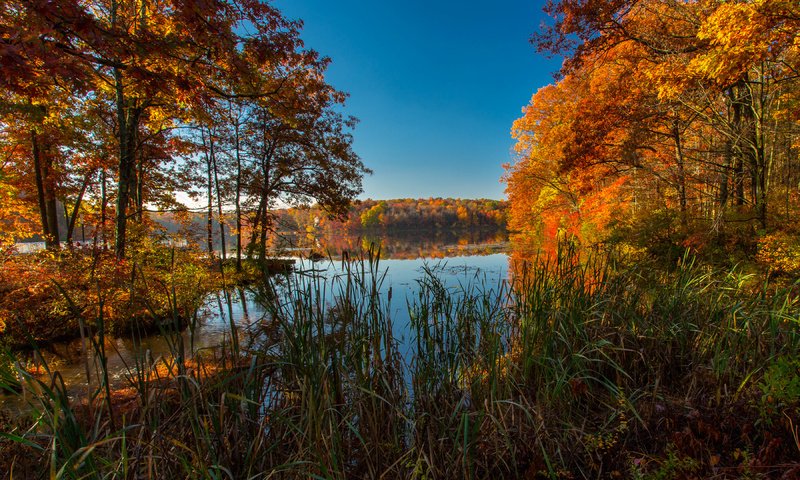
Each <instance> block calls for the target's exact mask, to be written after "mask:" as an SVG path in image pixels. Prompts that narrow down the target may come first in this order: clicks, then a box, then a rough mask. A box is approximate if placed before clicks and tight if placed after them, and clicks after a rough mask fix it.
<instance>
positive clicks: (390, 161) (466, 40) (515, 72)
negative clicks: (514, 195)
mask: <svg viewBox="0 0 800 480" xmlns="http://www.w3.org/2000/svg"><path fill="white" fill-rule="evenodd" d="M542 3H543V2H542V1H537V0H534V1H527V2H526V1H517V0H496V1H494V2H472V1H459V2H456V1H452V0H446V1H436V0H429V1H419V0H406V1H402V2H400V1H396V0H385V1H381V0H377V1H366V0H277V1H275V2H274V5H276V6H277V7H278V8H280V9H281V10H282V11H283V12H284V15H285V16H287V17H288V18H292V19H302V20H303V22H304V24H305V26H304V28H303V34H302V38H303V39H304V41H305V42H306V46H307V47H309V48H313V49H315V50H317V51H319V52H320V53H322V54H323V55H326V56H329V57H331V59H332V60H333V63H332V64H331V67H330V69H329V71H328V81H329V82H330V83H331V84H332V85H334V86H335V87H336V88H338V89H340V90H343V91H345V92H348V93H349V94H350V99H349V101H348V103H347V107H346V112H347V113H348V114H350V115H354V116H355V117H357V118H358V119H359V120H360V123H359V125H358V127H357V128H356V130H355V132H354V137H355V144H354V148H355V150H356V152H357V153H358V154H359V155H360V156H361V157H362V159H363V160H364V163H366V165H367V166H368V167H369V168H371V169H372V170H373V171H374V174H373V175H371V176H369V177H367V178H365V179H364V193H363V194H362V195H361V198H368V197H370V198H401V197H411V198H427V197H463V198H495V199H500V198H504V194H503V189H504V186H503V184H501V183H500V176H501V175H502V173H503V169H502V164H503V163H507V162H509V161H511V159H512V154H511V148H512V146H513V142H512V140H511V136H510V129H511V123H512V122H513V121H514V120H515V119H516V118H518V117H519V116H521V109H522V107H523V106H524V105H526V104H527V103H528V101H529V100H530V97H531V95H532V94H533V93H534V92H535V91H536V90H537V89H538V88H540V87H542V86H544V85H546V84H548V83H550V82H552V73H553V72H554V71H556V70H557V69H558V67H559V66H560V60H557V59H546V58H545V57H543V56H541V55H539V54H537V53H536V51H535V49H534V48H533V47H532V46H531V45H530V43H529V42H528V38H529V37H530V35H531V34H532V33H533V32H534V31H535V30H536V29H537V28H538V27H539V25H540V24H541V22H542V21H544V20H545V19H546V17H545V16H544V14H543V13H542V11H541V7H542Z"/></svg>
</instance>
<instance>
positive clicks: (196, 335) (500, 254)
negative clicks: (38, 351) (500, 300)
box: [44, 234, 508, 394]
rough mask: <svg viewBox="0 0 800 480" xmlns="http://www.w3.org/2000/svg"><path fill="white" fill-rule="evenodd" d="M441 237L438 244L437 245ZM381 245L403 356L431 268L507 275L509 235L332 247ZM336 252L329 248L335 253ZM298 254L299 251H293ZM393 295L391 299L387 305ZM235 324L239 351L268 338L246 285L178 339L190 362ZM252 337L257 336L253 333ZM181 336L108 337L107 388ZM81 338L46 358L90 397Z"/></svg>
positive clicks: (386, 294)
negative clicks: (410, 303)
mask: <svg viewBox="0 0 800 480" xmlns="http://www.w3.org/2000/svg"><path fill="white" fill-rule="evenodd" d="M437 240H438V241H437ZM373 243H374V244H378V243H379V244H381V245H382V247H381V257H383V258H382V259H381V260H380V262H379V264H378V265H379V273H381V274H383V273H385V277H384V279H383V283H382V288H381V292H380V294H381V296H382V297H383V298H382V300H383V301H384V302H388V303H389V308H390V316H391V319H392V322H393V324H394V330H395V336H396V337H397V338H398V340H400V343H401V351H406V349H405V348H403V346H404V345H407V344H408V343H409V342H407V340H408V338H407V337H408V336H407V331H408V324H409V315H408V309H407V303H406V302H407V300H410V299H412V298H413V296H414V295H416V293H417V292H418V283H417V282H418V280H419V279H421V278H423V277H424V276H425V274H426V273H425V272H426V271H430V272H433V273H434V274H435V275H436V276H437V277H438V278H439V279H440V280H441V281H442V282H443V284H444V285H445V286H447V287H449V288H453V289H457V288H459V286H468V285H471V284H476V283H482V284H484V285H488V286H497V285H499V284H500V283H501V282H502V281H503V280H505V279H506V278H507V275H508V256H507V255H506V253H504V249H505V248H506V245H507V244H506V243H505V238H504V237H502V236H497V235H490V236H481V235H475V234H472V235H471V237H466V239H465V237H458V236H453V235H444V236H440V237H439V238H438V239H437V238H435V237H434V238H433V239H432V238H431V237H421V236H412V237H411V238H410V240H409V239H408V238H406V239H404V238H402V237H382V238H374V237H373V238H369V239H364V238H346V237H345V238H338V239H334V240H332V241H330V244H329V245H330V246H331V247H333V245H335V246H336V247H338V248H339V251H341V250H342V249H346V250H347V249H349V250H351V251H354V250H356V248H357V247H359V246H361V247H368V246H369V245H370V244H373ZM333 250H334V248H330V251H333ZM296 253H297V254H300V251H297V252H296ZM296 266H297V270H298V271H309V270H313V271H314V272H315V274H318V275H321V276H323V277H324V278H327V279H331V278H334V277H336V276H337V275H340V274H341V273H342V266H343V265H342V262H341V261H340V260H336V259H333V260H331V259H326V260H323V261H317V262H312V261H310V260H303V259H301V258H298V259H297V265H296ZM334 290H335V289H329V290H328V291H326V292H325V296H326V298H325V300H326V301H327V302H332V301H333V299H334V298H333V297H334V295H333V291H334ZM390 298H391V300H390ZM231 320H233V323H234V324H235V325H236V327H237V331H238V332H239V334H238V337H239V343H240V346H241V348H243V349H246V348H248V347H249V346H251V345H252V344H254V343H256V342H259V341H262V340H263V338H262V337H263V332H264V331H265V328H264V327H265V326H268V325H269V318H268V315H267V312H266V311H265V309H264V307H263V306H262V305H260V304H259V303H258V302H256V301H255V295H254V293H253V292H252V291H249V290H248V289H245V288H239V289H235V290H232V291H231V292H228V293H226V292H217V293H216V294H213V295H211V296H209V298H208V299H207V302H206V304H205V307H204V308H203V309H202V311H201V312H200V314H199V315H198V319H197V321H196V322H195V324H194V325H193V326H192V328H189V329H187V330H186V331H184V332H183V333H182V334H181V337H182V341H183V344H184V348H185V351H186V352H187V357H189V358H190V357H191V355H192V354H196V353H198V352H203V351H207V352H211V351H213V350H215V349H219V348H229V346H230V341H231V339H230V325H231ZM252 332H260V333H259V334H252ZM175 341H176V338H165V337H163V336H160V335H155V336H150V337H145V338H142V339H137V340H133V339H130V338H118V339H110V340H108V341H107V342H106V354H107V356H108V363H107V366H108V371H109V375H110V378H109V380H110V383H111V384H112V385H113V386H114V387H115V388H119V387H124V386H126V384H127V383H128V378H130V375H131V373H130V372H132V371H134V369H135V365H136V363H137V360H138V361H139V362H140V363H141V362H142V361H146V363H152V362H158V361H159V359H160V358H166V357H168V356H169V355H170V352H171V351H172V349H171V343H174V342H175ZM82 351H83V350H82V348H81V342H80V340H75V341H72V342H69V343H64V344H59V345H54V346H53V347H52V348H50V349H48V351H47V352H45V353H44V356H45V358H46V360H47V362H48V364H49V365H50V368H51V370H58V371H59V372H60V373H61V375H62V376H63V378H64V381H65V383H66V384H67V385H68V387H69V389H70V390H71V392H72V393H74V394H79V393H80V392H81V391H83V392H85V391H86V388H87V386H88V387H89V388H91V387H92V385H93V386H95V387H96V386H97V385H98V384H99V383H100V382H99V378H96V377H93V376H94V375H96V374H95V373H92V374H91V375H90V378H89V383H88V385H87V373H86V370H87V369H86V361H87V359H86V358H84V356H83V355H82ZM94 361H95V359H94V358H93V357H92V356H90V358H88V362H89V365H90V368H89V370H90V372H96V371H99V369H97V368H94V367H93V366H92V363H93V362H94Z"/></svg>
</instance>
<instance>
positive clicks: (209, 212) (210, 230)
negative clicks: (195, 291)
mask: <svg viewBox="0 0 800 480" xmlns="http://www.w3.org/2000/svg"><path fill="white" fill-rule="evenodd" d="M205 132H206V131H205V129H204V127H200V138H201V139H202V141H203V152H204V155H205V157H206V181H207V185H208V188H207V189H206V194H207V196H208V208H207V209H206V246H207V248H208V255H209V256H213V255H214V196H213V190H212V189H213V188H214V186H213V183H211V157H210V156H209V154H208V149H207V145H206V133H205Z"/></svg>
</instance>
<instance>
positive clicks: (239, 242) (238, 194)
mask: <svg viewBox="0 0 800 480" xmlns="http://www.w3.org/2000/svg"><path fill="white" fill-rule="evenodd" d="M231 119H233V109H231ZM233 140H234V144H235V148H236V196H235V199H234V200H235V202H236V271H237V272H241V271H242V203H241V202H242V157H241V149H240V145H239V117H238V115H237V117H236V121H235V122H234V123H233Z"/></svg>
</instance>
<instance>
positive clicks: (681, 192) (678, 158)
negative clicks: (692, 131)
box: [672, 118, 689, 228]
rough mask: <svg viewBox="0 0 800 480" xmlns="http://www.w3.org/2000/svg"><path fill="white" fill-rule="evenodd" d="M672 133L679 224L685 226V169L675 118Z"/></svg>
mask: <svg viewBox="0 0 800 480" xmlns="http://www.w3.org/2000/svg"><path fill="white" fill-rule="evenodd" d="M672 135H673V138H674V140H675V162H677V164H678V185H677V190H678V198H679V201H680V206H681V225H682V226H683V227H684V228H685V227H686V226H687V225H688V223H689V221H688V214H687V210H686V169H685V166H684V163H685V162H684V157H683V145H682V144H681V133H680V129H679V125H678V119H677V118H676V119H675V121H674V123H673V126H672Z"/></svg>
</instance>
